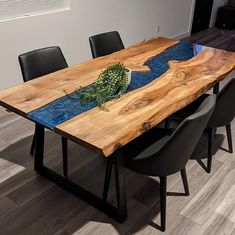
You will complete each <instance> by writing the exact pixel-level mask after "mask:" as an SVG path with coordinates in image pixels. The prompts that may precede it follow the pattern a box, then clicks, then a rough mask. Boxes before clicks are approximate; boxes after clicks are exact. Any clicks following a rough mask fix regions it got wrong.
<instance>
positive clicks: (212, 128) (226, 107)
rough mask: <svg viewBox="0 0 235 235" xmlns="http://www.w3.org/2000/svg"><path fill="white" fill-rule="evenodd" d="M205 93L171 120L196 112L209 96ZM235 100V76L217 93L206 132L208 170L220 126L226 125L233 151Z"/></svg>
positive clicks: (179, 119)
mask: <svg viewBox="0 0 235 235" xmlns="http://www.w3.org/2000/svg"><path fill="white" fill-rule="evenodd" d="M208 96H209V95H208V94H204V95H202V96H201V97H199V98H198V99H197V100H196V101H194V102H193V103H191V104H190V105H188V106H186V107H185V108H183V109H182V110H180V111H178V112H176V113H175V114H173V115H172V116H171V117H170V120H171V121H172V120H174V121H176V122H180V121H182V120H183V119H184V118H185V117H187V116H188V115H190V114H192V113H194V112H195V110H196V109H197V108H198V107H199V106H200V105H201V103H202V102H203V101H204V100H205V99H206V98H207V97H208ZM234 100H235V78H233V79H231V80H230V81H229V82H228V83H227V84H226V85H225V86H224V87H223V88H222V89H221V91H220V92H219V93H218V94H217V102H216V107H215V111H214V113H213V115H212V116H211V118H210V120H209V122H208V124H207V127H206V130H205V133H206V134H207V135H208V152H207V166H206V171H207V172H208V173H210V172H211V166H212V153H213V151H212V150H213V146H214V141H215V134H216V129H217V128H218V127H223V126H225V127H226V133H227V139H228V147H229V152H230V153H233V144H232V133H231V122H232V120H233V118H234V116H235V107H234V103H233V101H234Z"/></svg>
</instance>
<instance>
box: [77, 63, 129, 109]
mask: <svg viewBox="0 0 235 235" xmlns="http://www.w3.org/2000/svg"><path fill="white" fill-rule="evenodd" d="M130 79H131V75H130V70H129V69H127V68H126V67H125V66H124V65H123V64H121V63H118V64H114V65H111V66H109V67H108V68H107V69H105V70H104V71H103V72H102V73H101V74H100V75H99V77H98V79H97V80H96V81H95V82H94V83H93V84H91V85H90V86H88V87H86V88H84V87H81V88H79V89H77V90H75V92H74V94H75V95H76V96H78V97H79V100H80V102H81V104H82V105H88V104H90V103H95V105H96V106H99V107H101V108H103V109H106V108H105V106H104V103H106V102H108V101H110V100H113V99H118V98H119V97H120V96H122V95H123V94H124V93H125V91H126V90H127V88H128V85H129V83H130ZM106 110H107V109H106Z"/></svg>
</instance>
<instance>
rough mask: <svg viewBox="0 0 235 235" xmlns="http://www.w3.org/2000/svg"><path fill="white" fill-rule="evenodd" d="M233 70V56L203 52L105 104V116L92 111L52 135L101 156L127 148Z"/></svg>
mask: <svg viewBox="0 0 235 235" xmlns="http://www.w3.org/2000/svg"><path fill="white" fill-rule="evenodd" d="M234 67H235V53H232V52H225V51H222V50H217V49H213V48H206V49H204V50H203V51H202V52H201V53H200V54H199V55H198V56H196V57H194V58H192V59H191V60H189V61H185V62H176V61H173V62H171V63H170V69H169V70H168V71H167V72H166V73H165V74H163V75H162V76H161V77H160V78H158V79H157V80H154V81H153V82H151V83H150V84H148V85H146V86H144V87H142V88H140V89H137V90H135V91H132V92H130V93H128V94H126V95H124V96H123V97H122V98H121V99H119V100H117V101H111V102H109V103H107V105H106V106H107V108H108V109H109V110H110V111H109V112H104V111H100V109H99V108H94V109H92V110H91V111H88V112H86V113H83V114H81V115H79V116H77V117H75V118H73V119H71V120H69V121H67V122H65V123H63V124H61V125H58V126H57V127H56V132H57V133H59V134H61V135H64V136H66V137H68V138H70V139H72V140H74V141H75V142H79V143H81V144H84V145H86V146H87V147H90V148H92V149H94V150H96V151H98V152H99V153H100V154H102V155H104V156H109V155H110V154H112V153H113V152H114V151H115V150H116V149H117V148H119V147H121V146H123V145H125V144H127V143H128V142H129V141H131V140H133V139H134V138H136V137H137V136H139V135H141V134H142V133H143V132H145V131H147V130H149V129H150V128H152V127H153V126H155V125H156V124H158V123H160V122H161V121H162V120H164V119H165V118H166V117H168V116H169V115H171V114H172V113H174V112H175V111H177V110H179V109H180V108H182V107H184V106H186V105H187V104H189V103H190V102H192V101H193V100H195V99H196V98H197V97H199V96H200V95H202V94H203V93H204V92H206V91H208V90H209V89H210V88H211V87H212V86H213V85H214V84H215V83H216V82H218V81H220V80H221V79H222V78H223V76H224V75H225V74H227V73H229V72H230V71H231V70H233V68H234Z"/></svg>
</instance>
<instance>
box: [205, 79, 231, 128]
mask: <svg viewBox="0 0 235 235" xmlns="http://www.w3.org/2000/svg"><path fill="white" fill-rule="evenodd" d="M234 116H235V78H233V79H231V80H230V81H229V82H228V83H227V84H226V85H225V86H224V87H223V89H222V90H221V91H220V93H219V94H218V96H217V102H216V107H215V111H214V113H213V115H212V116H211V119H210V121H209V123H208V127H220V126H225V125H227V124H229V123H230V122H231V121H232V120H233V118H234Z"/></svg>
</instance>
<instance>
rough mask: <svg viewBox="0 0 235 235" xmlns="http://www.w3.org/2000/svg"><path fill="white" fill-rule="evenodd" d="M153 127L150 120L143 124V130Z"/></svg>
mask: <svg viewBox="0 0 235 235" xmlns="http://www.w3.org/2000/svg"><path fill="white" fill-rule="evenodd" d="M151 128H152V127H151V125H150V124H149V123H148V122H145V123H144V124H143V126H142V130H143V132H146V131H148V130H150V129H151Z"/></svg>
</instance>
